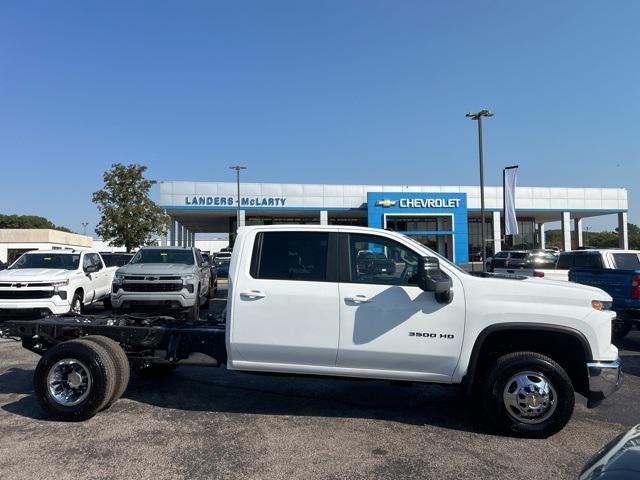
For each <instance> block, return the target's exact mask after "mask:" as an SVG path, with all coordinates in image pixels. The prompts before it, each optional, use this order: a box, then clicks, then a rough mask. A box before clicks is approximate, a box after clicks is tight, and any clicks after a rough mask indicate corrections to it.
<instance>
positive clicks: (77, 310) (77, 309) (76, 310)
mask: <svg viewBox="0 0 640 480" xmlns="http://www.w3.org/2000/svg"><path fill="white" fill-rule="evenodd" d="M71 313H73V314H75V315H80V314H81V313H82V301H81V300H80V299H79V298H77V299H76V300H75V301H73V303H71Z"/></svg>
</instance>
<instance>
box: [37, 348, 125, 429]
mask: <svg viewBox="0 0 640 480" xmlns="http://www.w3.org/2000/svg"><path fill="white" fill-rule="evenodd" d="M115 377H116V368H115V365H114V364H113V360H111V355H109V353H108V352H107V351H106V350H105V349H104V348H103V347H101V346H100V345H98V344H97V343H94V342H86V341H82V340H69V341H67V342H62V343H59V344H58V345H56V346H54V347H52V348H50V349H49V350H47V351H46V352H45V353H44V355H43V356H42V358H41V359H40V361H39V362H38V365H37V367H36V370H35V373H34V375H33V383H34V389H35V394H36V398H37V400H38V402H40V405H42V407H43V408H44V409H45V411H47V413H49V414H50V415H51V416H52V417H54V418H56V419H58V420H66V421H81V420H86V419H88V418H91V417H93V416H94V415H95V414H96V413H97V412H99V411H100V410H102V409H103V408H104V407H105V406H106V405H107V404H108V402H109V400H110V399H111V397H112V396H113V392H114V388H115Z"/></svg>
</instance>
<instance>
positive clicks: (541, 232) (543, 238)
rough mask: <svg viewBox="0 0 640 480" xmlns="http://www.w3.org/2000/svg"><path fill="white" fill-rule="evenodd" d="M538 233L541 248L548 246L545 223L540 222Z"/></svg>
mask: <svg viewBox="0 0 640 480" xmlns="http://www.w3.org/2000/svg"><path fill="white" fill-rule="evenodd" d="M538 234H539V235H540V248H547V236H546V234H545V232H544V223H539V224H538Z"/></svg>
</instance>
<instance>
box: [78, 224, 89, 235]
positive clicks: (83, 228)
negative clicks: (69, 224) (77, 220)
mask: <svg viewBox="0 0 640 480" xmlns="http://www.w3.org/2000/svg"><path fill="white" fill-rule="evenodd" d="M80 225H82V234H83V235H86V234H87V227H88V226H89V222H82V223H81V224H80Z"/></svg>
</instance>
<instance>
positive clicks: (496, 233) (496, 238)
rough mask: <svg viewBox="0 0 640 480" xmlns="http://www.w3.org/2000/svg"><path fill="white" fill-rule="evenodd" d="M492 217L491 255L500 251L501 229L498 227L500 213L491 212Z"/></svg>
mask: <svg viewBox="0 0 640 480" xmlns="http://www.w3.org/2000/svg"><path fill="white" fill-rule="evenodd" d="M491 213H492V216H493V253H494V255H495V254H496V253H498V252H499V251H500V250H502V238H501V235H502V227H501V226H500V211H497V212H491Z"/></svg>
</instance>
